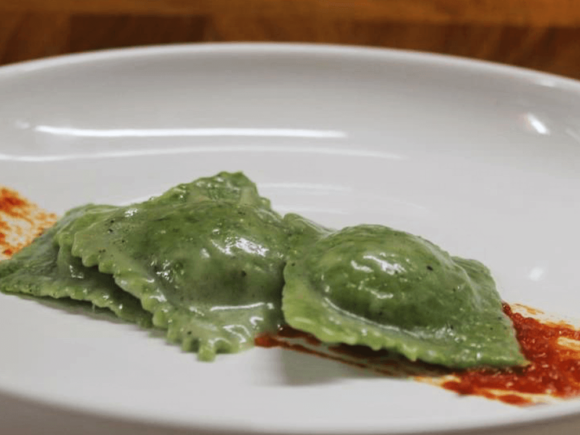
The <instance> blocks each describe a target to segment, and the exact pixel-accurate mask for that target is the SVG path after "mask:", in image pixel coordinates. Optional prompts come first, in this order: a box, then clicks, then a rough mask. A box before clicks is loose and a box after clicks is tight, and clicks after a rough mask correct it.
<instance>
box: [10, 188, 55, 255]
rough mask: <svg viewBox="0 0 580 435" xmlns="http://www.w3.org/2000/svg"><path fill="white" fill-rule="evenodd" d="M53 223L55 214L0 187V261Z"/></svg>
mask: <svg viewBox="0 0 580 435" xmlns="http://www.w3.org/2000/svg"><path fill="white" fill-rule="evenodd" d="M55 222H56V215H55V214H53V213H48V212H46V211H44V210H42V209H41V208H40V207H38V206H37V205H36V204H34V203H32V202H30V201H28V200H26V199H25V198H23V197H22V196H20V195H19V194H18V193H17V192H15V191H13V190H10V189H7V188H5V187H1V186H0V260H2V259H5V258H9V257H10V256H12V255H13V254H14V253H16V252H17V251H18V250H20V249H22V248H23V247H24V246H26V245H28V244H29V243H31V242H32V240H34V239H35V238H36V237H37V236H39V235H40V234H41V233H42V231H43V230H44V229H45V228H48V227H50V226H51V225H53V224H54V223H55Z"/></svg>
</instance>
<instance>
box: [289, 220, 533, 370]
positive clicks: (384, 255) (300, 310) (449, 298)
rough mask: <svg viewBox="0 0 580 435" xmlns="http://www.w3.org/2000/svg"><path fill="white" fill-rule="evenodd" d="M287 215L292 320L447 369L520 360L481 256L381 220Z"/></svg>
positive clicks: (320, 334)
mask: <svg viewBox="0 0 580 435" xmlns="http://www.w3.org/2000/svg"><path fill="white" fill-rule="evenodd" d="M284 220H285V222H286V224H287V225H288V227H289V228H290V231H291V234H292V236H291V249H290V251H289V254H288V263H287V265H286V268H285V269H284V278H285V281H286V283H285V287H284V291H283V305H282V308H283V312H284V318H285V320H286V321H287V323H288V324H290V325H291V326H292V327H294V328H297V329H301V330H304V331H307V332H310V333H312V334H314V335H315V336H316V337H317V338H319V339H320V340H322V341H324V342H330V343H347V344H351V345H354V344H358V345H366V346H368V347H370V348H372V349H374V350H378V349H389V350H393V351H397V352H399V353H401V354H403V355H404V356H406V357H407V358H409V359H410V360H413V361H414V360H417V359H420V360H423V361H426V362H429V363H435V364H441V365H444V366H448V367H454V368H468V367H477V366H495V367H503V366H515V365H523V364H525V363H526V360H525V358H524V357H523V355H522V354H521V352H520V349H519V345H518V342H517V340H516V338H515V333H514V330H513V327H512V325H511V322H510V320H509V319H508V318H507V316H505V315H504V314H503V311H502V302H501V299H500V297H499V294H498V293H497V290H496V287H495V283H494V281H493V279H492V277H491V275H490V273H489V271H488V269H487V268H486V267H485V266H484V265H482V264H481V263H479V262H477V261H474V260H464V259H461V258H457V257H451V256H450V255H449V254H448V253H447V252H445V251H443V250H441V249H440V248H438V247H437V246H435V245H434V244H432V243H430V242H428V241H427V240H425V239H422V238H420V237H417V236H413V235H411V234H408V233H405V232H401V231H396V230H393V229H391V228H387V227H383V226H378V225H360V226H355V227H349V228H344V229H343V230H340V231H332V230H328V229H325V228H322V227H319V226H317V225H316V224H314V223H312V222H309V221H307V220H306V219H304V218H302V217H300V216H298V215H293V214H290V215H287V216H286V217H285V218H284Z"/></svg>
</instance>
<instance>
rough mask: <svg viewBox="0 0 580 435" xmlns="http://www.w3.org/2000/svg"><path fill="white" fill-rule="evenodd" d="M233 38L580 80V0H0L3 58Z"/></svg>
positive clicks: (15, 59)
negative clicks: (416, 55) (404, 52)
mask: <svg viewBox="0 0 580 435" xmlns="http://www.w3.org/2000/svg"><path fill="white" fill-rule="evenodd" d="M227 41H278V42H313V43H333V44H349V45H366V46H375V47H392V48H403V49H410V50H421V51H428V52H433V53H445V54H452V55H458V56H465V57H471V58H477V59H486V60H491V61H496V62H502V63H506V64H511V65H518V66H523V67H528V68H534V69H537V70H542V71H547V72H552V73H557V74H562V75H565V76H569V77H574V78H579V79H580V0H0V64H7V63H12V62H18V61H23V60H29V59H35V58H41V57H45V56H53V55H58V54H65V53H75V52H81V51H88V50H97V49H105V48H116V47H130V46H139V45H148V44H169V43H182V42H227Z"/></svg>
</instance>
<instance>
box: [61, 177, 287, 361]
mask: <svg viewBox="0 0 580 435" xmlns="http://www.w3.org/2000/svg"><path fill="white" fill-rule="evenodd" d="M81 224H82V225H81ZM286 234H287V232H286V228H285V226H284V225H283V222H282V219H281V218H280V216H279V215H277V214H276V213H275V212H273V211H272V210H271V209H270V206H269V201H268V200H266V199H265V198H262V197H260V196H259V195H258V192H257V190H256V187H255V185H254V184H253V183H252V182H251V181H250V180H248V179H247V178H246V177H245V176H244V175H243V174H241V173H237V174H228V173H220V174H218V175H217V176H215V177H211V178H202V179H199V180H197V181H195V182H193V183H190V184H183V185H180V186H177V187H175V188H172V189H170V190H169V191H168V192H166V193H164V194H163V195H161V196H159V197H157V198H153V199H151V200H149V201H146V202H144V203H141V204H133V205H129V206H126V207H119V208H117V209H114V210H110V211H106V212H103V213H95V214H94V215H93V216H91V217H90V219H89V218H87V220H86V221H85V222H84V223H83V222H81V221H79V222H78V225H76V224H75V223H73V224H72V225H70V226H69V227H68V228H64V229H63V231H62V232H61V233H60V234H59V235H58V236H57V240H58V241H59V243H61V246H63V247H64V246H66V245H67V244H71V250H72V253H73V255H75V256H77V257H80V258H82V262H83V264H84V265H85V266H86V267H92V266H98V268H99V271H100V272H102V273H104V274H111V275H113V277H114V280H115V282H116V283H117V285H118V286H119V287H121V288H122V289H123V290H125V291H126V292H128V293H130V294H131V295H133V296H135V297H136V298H138V299H139V300H140V301H141V303H142V305H143V307H144V308H145V309H146V310H147V311H149V312H151V313H153V324H154V325H155V326H158V327H161V328H167V329H168V339H169V340H170V341H172V342H176V343H180V344H181V346H182V348H183V349H184V350H187V351H189V350H194V351H197V352H198V357H199V358H200V359H202V360H212V359H213V358H214V357H215V354H216V353H218V352H226V353H230V352H238V351H240V350H243V349H246V348H248V347H251V346H252V345H253V341H254V337H255V336H256V335H257V334H258V333H261V332H265V331H271V332H272V331H275V330H276V329H277V328H278V326H279V325H280V324H281V322H282V313H281V291H282V286H283V267H284V264H285V255H286V250H287V236H286Z"/></svg>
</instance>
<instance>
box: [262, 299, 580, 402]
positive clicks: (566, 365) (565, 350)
mask: <svg viewBox="0 0 580 435" xmlns="http://www.w3.org/2000/svg"><path fill="white" fill-rule="evenodd" d="M503 309H504V312H505V314H506V315H507V316H508V317H509V318H510V319H511V320H512V322H513V325H514V328H515V330H516V336H517V339H518V341H519V343H520V346H521V349H522V352H523V353H524V355H525V356H526V358H527V359H528V361H529V362H530V364H529V365H528V366H526V367H519V368H507V369H490V368H480V369H468V370H451V369H448V368H445V367H441V366H436V365H432V364H426V363H422V362H419V361H416V362H412V361H409V360H407V359H405V358H404V357H402V356H400V355H396V354H394V353H391V352H388V351H373V350H371V349H369V348H367V347H364V346H348V345H331V346H328V345H325V344H324V343H321V342H320V341H319V340H317V339H316V338H315V337H314V336H312V335H310V334H307V333H305V332H302V331H297V330H295V329H292V328H290V327H288V326H284V327H282V328H281V329H280V330H279V331H278V334H276V335H262V336H259V337H258V338H256V345H257V346H262V347H281V348H285V349H290V350H294V351H298V352H305V353H309V354H311V355H316V356H320V357H323V358H327V359H331V360H335V361H339V362H341V363H345V364H348V365H351V366H355V367H359V368H364V369H367V370H372V371H373V372H376V373H380V374H383V375H387V376H394V377H401V376H403V377H415V378H416V379H417V380H419V381H424V382H429V383H431V384H434V385H438V386H441V387H443V388H445V389H447V390H451V391H454V392H456V393H458V394H462V395H476V396H482V397H486V398H489V399H495V400H500V401H502V402H504V403H508V404H510V405H519V406H525V405H531V404H537V403H541V401H542V400H541V399H542V397H543V398H545V397H546V396H549V397H555V398H571V397H575V396H580V331H579V330H576V329H574V328H573V327H572V326H571V325H568V324H565V323H558V324H556V323H548V322H540V321H538V320H536V319H534V318H531V317H526V316H524V315H523V314H519V313H515V312H514V311H513V310H512V308H511V307H510V306H509V305H507V304H504V306H503ZM529 312H531V313H534V314H537V313H538V311H537V310H529ZM562 339H567V340H568V342H567V343H563V342H562ZM566 344H567V345H566ZM538 395H540V396H538Z"/></svg>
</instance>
